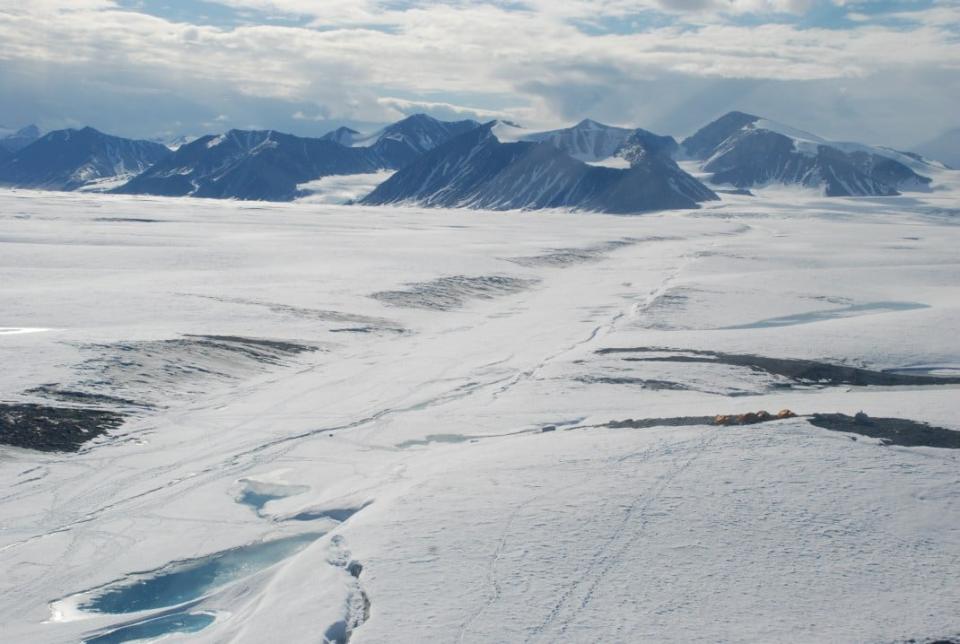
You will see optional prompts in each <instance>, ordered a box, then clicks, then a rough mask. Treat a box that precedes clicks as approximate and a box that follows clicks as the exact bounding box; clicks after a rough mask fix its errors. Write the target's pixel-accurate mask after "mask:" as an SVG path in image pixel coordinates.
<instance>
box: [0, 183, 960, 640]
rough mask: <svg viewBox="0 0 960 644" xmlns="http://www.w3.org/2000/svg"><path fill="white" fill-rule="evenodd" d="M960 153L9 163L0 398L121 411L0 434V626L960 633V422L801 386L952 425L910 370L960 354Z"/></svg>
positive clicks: (194, 630)
mask: <svg viewBox="0 0 960 644" xmlns="http://www.w3.org/2000/svg"><path fill="white" fill-rule="evenodd" d="M956 174H957V173H949V172H944V173H942V175H941V176H939V177H938V181H939V182H940V184H941V185H940V188H939V189H937V190H934V191H933V192H930V193H925V194H922V195H920V196H907V197H895V198H859V199H826V198H822V197H819V196H817V195H814V194H812V193H809V192H797V191H783V190H781V191H777V190H773V189H770V190H764V191H761V192H760V196H758V197H749V196H738V195H723V201H722V202H718V203H716V204H711V205H710V206H709V207H707V208H704V209H702V210H700V211H685V212H665V213H659V214H654V215H644V216H639V217H614V216H605V215H596V214H570V213H555V212H552V213H517V212H513V213H489V212H473V211H443V210H419V209H414V208H391V209H376V208H362V207H350V206H336V205H326V204H322V203H309V202H305V203H294V204H263V203H238V202H229V201H206V200H193V199H165V198H144V197H121V196H109V195H96V194H77V193H75V194H66V193H64V194H57V193H43V192H29V191H2V192H0V284H2V289H0V363H2V364H3V365H5V368H4V369H0V394H2V399H3V402H5V403H7V404H8V405H12V404H21V403H36V404H40V405H49V406H60V407H70V406H75V405H78V404H82V405H84V406H93V407H98V408H102V409H110V410H113V411H115V412H119V413H123V414H125V418H126V422H125V423H124V424H123V425H122V426H121V427H119V428H115V429H112V430H110V431H109V432H108V434H107V435H106V436H100V437H98V438H96V439H94V440H92V441H89V442H87V443H85V444H84V445H83V447H82V448H81V450H80V451H79V452H76V453H66V452H38V451H30V450H25V449H19V448H15V447H4V446H0V570H2V574H0V631H2V635H0V639H2V640H3V641H4V642H17V643H19V642H24V643H26V642H30V643H36V642H76V641H81V640H86V641H90V642H101V643H105V642H120V641H129V640H133V639H143V638H151V637H166V638H167V639H165V640H164V641H179V640H180V639H184V640H189V641H210V642H224V641H239V642H258V643H259V642H309V641H312V642H318V641H323V640H324V639H325V638H326V639H328V640H330V641H345V640H346V639H347V638H349V639H350V641H351V642H354V643H361V642H371V643H372V642H877V643H881V642H884V643H886V642H890V643H892V642H903V641H905V640H907V639H909V638H916V639H917V640H918V641H924V640H926V639H932V638H944V637H960V610H958V607H960V582H958V579H960V451H958V450H956V449H946V448H941V447H929V446H924V445H911V446H903V445H896V444H891V445H884V444H883V442H882V441H881V440H879V439H877V438H875V437H869V436H864V435H859V434H856V433H849V432H838V431H831V430H830V429H826V428H821V427H817V426H814V425H812V424H811V423H810V422H808V419H807V418H806V415H809V414H814V413H831V412H841V413H844V414H848V415H853V414H855V413H857V412H858V411H861V410H862V411H863V412H865V413H866V414H868V415H869V416H870V417H889V418H899V419H908V420H913V421H917V422H925V423H929V424H930V425H933V426H936V427H940V428H945V429H947V430H956V431H960V385H957V384H944V383H930V382H928V381H923V382H919V383H918V382H915V381H909V380H896V378H895V376H898V375H899V376H904V377H924V376H938V377H941V378H954V379H955V378H957V376H960V342H958V337H957V330H958V329H960V196H958V195H960V192H958V191H957V189H956V187H955V186H950V185H949V184H956V183H957V181H956ZM757 357H760V358H762V360H759V361H758V359H757ZM799 360H807V361H812V362H810V363H803V364H804V365H808V366H809V365H812V364H814V363H825V365H826V366H824V365H820V366H818V367H817V368H818V369H820V371H817V373H818V374H820V375H819V376H817V377H816V378H815V379H813V380H811V379H810V378H801V377H797V376H796V374H795V373H794V371H795V369H797V368H798V365H800V364H801V363H799V362H797V361H799ZM791 361H792V362H791ZM843 366H846V367H851V368H852V369H847V370H846V371H844V370H843V369H840V368H839V367H843ZM851 374H852V375H851ZM871 374H872V375H871ZM858 378H859V379H861V380H857V379H858ZM863 378H866V379H867V380H866V381H862V379H863ZM884 379H887V380H884ZM888 380H889V382H887V381H888ZM861 381H862V382H869V383H883V384H866V385H864V384H861ZM785 408H787V409H791V410H793V411H794V412H796V413H797V414H799V415H800V417H797V418H790V419H785V420H778V421H774V422H768V423H763V424H757V425H750V426H735V427H724V426H717V425H714V424H712V423H710V422H707V421H704V420H703V419H700V420H699V421H698V420H697V419H696V418H697V417H713V416H715V415H717V414H733V413H743V412H749V411H757V410H761V409H765V410H769V411H771V412H777V411H778V410H780V409H785ZM681 417H692V418H693V420H689V418H688V420H687V421H676V420H674V421H669V422H668V421H664V422H659V421H654V422H645V421H646V420H648V419H677V418H681ZM626 419H633V420H634V421H635V422H633V423H628V422H622V421H625V420H626ZM612 421H620V422H613V423H612V425H613V426H611V422H612Z"/></svg>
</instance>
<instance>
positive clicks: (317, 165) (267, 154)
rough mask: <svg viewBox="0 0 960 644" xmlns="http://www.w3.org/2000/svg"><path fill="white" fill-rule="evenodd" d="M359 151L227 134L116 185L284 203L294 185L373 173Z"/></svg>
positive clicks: (272, 135)
mask: <svg viewBox="0 0 960 644" xmlns="http://www.w3.org/2000/svg"><path fill="white" fill-rule="evenodd" d="M374 170H376V167H375V165H374V164H373V163H372V162H371V161H370V160H369V159H368V158H366V156H365V155H364V153H363V151H362V150H357V149H354V148H348V147H346V146H343V145H340V144H339V143H335V142H333V141H325V140H322V139H308V138H302V137H298V136H293V135H292V134H282V133H280V132H275V131H273V130H256V131H250V130H230V131H229V132H227V133H226V134H221V135H217V136H214V135H207V136H203V137H200V138H199V139H197V140H196V141H193V142H192V143H188V144H187V145H184V146H182V147H181V148H179V149H178V150H177V151H176V152H174V153H173V154H171V155H170V156H169V157H167V158H165V159H164V160H163V161H161V162H160V163H158V164H156V165H155V166H153V167H151V168H150V169H148V170H147V171H146V172H144V173H143V174H141V175H139V176H137V177H135V178H133V179H132V180H131V181H130V182H129V183H127V184H125V185H123V186H121V187H120V188H118V189H117V190H116V192H119V193H124V194H154V195H165V196H193V197H210V198H218V199H224V198H232V199H254V200H264V201H288V200H291V199H293V198H295V197H296V196H297V184H299V183H304V182H306V181H310V180H311V179H316V178H318V177H322V176H328V175H336V174H360V173H364V172H373V171H374Z"/></svg>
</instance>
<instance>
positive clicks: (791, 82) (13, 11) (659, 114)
mask: <svg viewBox="0 0 960 644" xmlns="http://www.w3.org/2000/svg"><path fill="white" fill-rule="evenodd" d="M958 105H960V0H874V1H862V0H446V1H442V0H0V125H3V126H6V127H18V126H22V125H26V124H28V123H37V124H38V125H40V126H41V127H42V128H44V129H46V130H50V129H57V128H62V127H78V126H84V125H91V126H93V127H96V128H98V129H101V130H103V131H106V132H110V133H113V134H118V135H122V136H133V137H140V138H173V137H176V136H178V135H201V134H205V133H214V132H222V131H225V130H228V129H231V128H242V129H254V128H256V129H268V128H269V129H277V130H281V131H286V132H292V133H295V134H300V135H320V134H323V133H325V132H327V131H329V130H330V129H332V128H334V127H336V126H339V125H350V126H353V127H355V128H357V129H361V130H364V129H372V128H374V127H375V126H376V124H380V123H385V122H390V121H394V120H398V119H400V118H403V117H404V116H405V115H409V114H413V113H417V112H424V113H427V114H431V115H433V116H436V117H438V118H443V119H460V118H474V119H478V120H490V119H494V118H507V119H510V120H512V121H515V122H518V123H520V124H521V125H523V126H525V127H529V128H532V129H546V128H550V127H555V126H564V125H570V124H573V123H575V122H577V121H579V120H581V119H583V118H592V119H595V120H598V121H601V122H604V123H609V124H612V125H625V126H631V127H644V128H646V129H650V130H653V131H656V132H660V133H666V134H673V135H675V136H683V135H686V134H689V133H691V132H693V131H695V130H696V129H697V128H699V127H700V126H702V125H704V124H705V123H706V122H708V121H709V120H711V119H713V118H715V117H717V116H719V115H721V114H723V113H725V112H727V111H730V110H732V109H739V110H743V111H748V112H751V113H754V114H758V115H761V116H765V117H767V118H771V119H774V120H778V121H782V122H785V123H788V124H790V125H793V126H796V127H800V128H803V129H806V130H810V131H813V132H816V133H818V134H820V135H822V136H826V137H828V138H834V139H843V140H857V141H863V142H867V143H876V144H886V145H894V146H899V147H907V148H909V147H910V146H912V145H916V144H919V143H921V142H924V141H926V140H928V139H930V138H933V137H936V136H937V135H938V134H939V133H941V132H943V131H946V130H949V129H952V128H956V127H958V126H960V108H958Z"/></svg>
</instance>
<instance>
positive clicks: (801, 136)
mask: <svg viewBox="0 0 960 644" xmlns="http://www.w3.org/2000/svg"><path fill="white" fill-rule="evenodd" d="M683 149H684V151H685V153H686V154H687V155H688V156H689V157H690V158H692V159H695V160H697V161H700V162H701V168H702V170H703V171H704V172H708V173H710V174H711V175H712V177H711V182H712V183H714V184H730V185H733V186H735V187H737V188H750V187H754V186H762V185H767V184H771V183H778V184H795V185H801V186H806V187H812V188H822V189H823V190H824V194H826V196H828V197H850V196H870V195H879V196H891V195H898V194H900V192H899V191H900V190H922V189H925V188H926V187H927V186H928V185H929V184H930V183H931V179H930V178H929V177H925V176H922V175H920V174H918V173H917V172H915V171H914V170H913V168H911V166H918V165H923V163H924V162H923V160H922V158H919V157H916V156H914V157H909V156H907V155H905V154H903V153H900V152H897V151H896V150H890V149H879V148H871V147H869V146H865V145H861V144H857V143H841V142H833V141H828V140H826V139H823V138H821V137H819V136H816V135H815V134H810V133H809V132H803V131H801V130H795V129H793V128H791V127H789V126H785V125H782V124H779V123H776V122H775V121H770V120H767V119H763V118H761V117H759V116H754V115H752V114H746V113H744V112H730V113H728V114H725V115H724V116H722V117H720V118H719V119H717V120H716V121H713V122H712V123H710V124H709V125H707V126H705V127H703V128H701V129H700V130H699V131H697V132H696V133H695V134H693V135H692V136H690V137H689V138H687V139H685V140H684V141H683Z"/></svg>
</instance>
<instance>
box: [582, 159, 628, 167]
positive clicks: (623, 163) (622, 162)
mask: <svg viewBox="0 0 960 644" xmlns="http://www.w3.org/2000/svg"><path fill="white" fill-rule="evenodd" d="M586 164H587V165H595V166H600V167H603V168H617V169H618V170H629V169H630V162H629V161H627V160H626V159H624V158H623V157H607V158H606V159H600V160H599V161H586Z"/></svg>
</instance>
